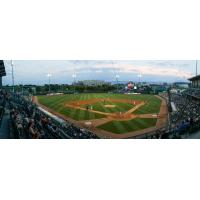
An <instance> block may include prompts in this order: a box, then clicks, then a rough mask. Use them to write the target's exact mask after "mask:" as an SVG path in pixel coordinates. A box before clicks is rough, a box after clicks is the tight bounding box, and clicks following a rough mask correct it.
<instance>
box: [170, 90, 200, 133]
mask: <svg viewBox="0 0 200 200" xmlns="http://www.w3.org/2000/svg"><path fill="white" fill-rule="evenodd" d="M171 102H174V104H175V106H176V109H177V111H176V112H172V113H171V114H170V122H171V127H170V128H171V131H172V132H173V134H174V135H175V136H180V135H183V134H184V133H193V132H195V131H198V130H200V101H199V100H198V99H195V98H192V97H191V98H190V97H189V96H188V95H186V94H171Z"/></svg>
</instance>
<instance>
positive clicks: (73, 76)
mask: <svg viewBox="0 0 200 200" xmlns="http://www.w3.org/2000/svg"><path fill="white" fill-rule="evenodd" d="M72 78H73V80H74V82H73V84H74V94H75V90H76V88H75V87H76V86H75V82H76V74H75V73H74V74H72Z"/></svg>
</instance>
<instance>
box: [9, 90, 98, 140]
mask: <svg viewBox="0 0 200 200" xmlns="http://www.w3.org/2000/svg"><path fill="white" fill-rule="evenodd" d="M8 104H9V109H10V118H11V124H12V128H13V131H14V137H15V138H20V139H28V138H32V139H62V138H63V139H70V138H71V139H79V138H80V139H92V138H95V139H97V138H98V137H97V136H96V135H94V134H92V133H90V132H89V131H86V130H83V129H80V128H78V127H76V126H74V125H73V124H71V123H69V122H64V123H60V122H58V121H56V120H55V119H53V118H51V117H50V116H48V115H47V114H46V113H43V112H42V111H41V110H40V109H38V107H37V106H36V105H35V104H33V103H32V102H31V101H30V99H29V98H28V97H23V96H21V95H20V94H11V95H10V97H9V100H8Z"/></svg>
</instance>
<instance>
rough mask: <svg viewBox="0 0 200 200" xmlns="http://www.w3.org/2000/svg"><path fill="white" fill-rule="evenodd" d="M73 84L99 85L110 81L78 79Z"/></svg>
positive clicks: (107, 83)
mask: <svg viewBox="0 0 200 200" xmlns="http://www.w3.org/2000/svg"><path fill="white" fill-rule="evenodd" d="M75 85H83V86H101V85H111V83H109V82H106V81H101V80H83V81H78V82H76V83H75Z"/></svg>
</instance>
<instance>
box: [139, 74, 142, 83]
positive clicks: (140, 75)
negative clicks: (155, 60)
mask: <svg viewBox="0 0 200 200" xmlns="http://www.w3.org/2000/svg"><path fill="white" fill-rule="evenodd" d="M141 78H142V74H138V82H139V83H140V82H141Z"/></svg>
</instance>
